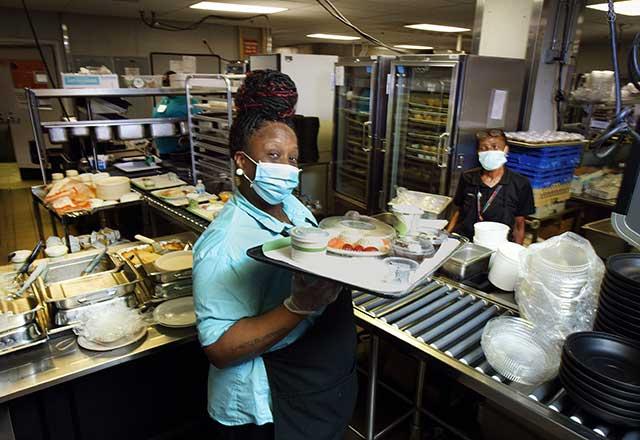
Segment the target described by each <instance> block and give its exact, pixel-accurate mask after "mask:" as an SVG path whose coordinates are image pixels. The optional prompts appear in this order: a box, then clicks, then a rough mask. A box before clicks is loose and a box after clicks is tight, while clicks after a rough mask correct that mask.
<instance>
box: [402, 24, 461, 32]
mask: <svg viewBox="0 0 640 440" xmlns="http://www.w3.org/2000/svg"><path fill="white" fill-rule="evenodd" d="M405 27H406V28H409V29H418V30H421V31H432V32H467V31H470V30H471V29H467V28H463V27H455V26H443V25H441V24H427V23H420V24H407V25H405Z"/></svg>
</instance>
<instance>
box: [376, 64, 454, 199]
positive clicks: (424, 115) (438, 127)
mask: <svg viewBox="0 0 640 440" xmlns="http://www.w3.org/2000/svg"><path fill="white" fill-rule="evenodd" d="M458 68H459V63H458V62H457V61H455V60H454V61H447V62H438V63H427V62H411V61H409V62H403V61H402V60H399V61H398V62H396V63H392V66H391V74H392V75H393V80H394V87H393V88H392V93H391V94H392V96H390V98H389V108H390V110H389V111H388V119H387V144H388V151H387V159H386V160H387V164H386V166H385V170H386V176H385V182H386V188H385V193H386V200H387V201H388V200H390V199H391V198H393V197H394V196H395V193H396V188H397V187H399V186H401V187H405V188H408V189H411V190H416V191H422V192H428V193H434V194H446V187H447V177H448V168H449V164H450V160H449V155H450V151H451V144H450V142H451V133H452V129H453V127H454V123H455V110H456V88H457V86H456V84H457V78H458Z"/></svg>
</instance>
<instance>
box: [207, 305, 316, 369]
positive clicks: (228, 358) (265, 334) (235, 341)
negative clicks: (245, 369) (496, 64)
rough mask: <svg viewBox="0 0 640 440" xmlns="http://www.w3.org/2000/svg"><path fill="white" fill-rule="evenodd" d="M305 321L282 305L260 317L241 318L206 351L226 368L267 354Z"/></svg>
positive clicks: (211, 358) (211, 360) (213, 360)
mask: <svg viewBox="0 0 640 440" xmlns="http://www.w3.org/2000/svg"><path fill="white" fill-rule="evenodd" d="M303 319H304V316H303V315H298V314H295V313H291V312H290V311H289V310H287V309H286V308H285V307H284V306H283V305H281V306H278V307H276V308H275V309H273V310H270V311H268V312H267V313H264V314H262V315H260V316H256V317H253V318H245V319H241V320H240V321H238V322H236V323H235V324H234V325H233V326H232V327H231V328H230V329H229V330H227V331H226V333H225V334H224V335H222V337H220V339H218V340H217V341H216V342H215V343H213V344H211V345H208V346H206V347H205V348H204V351H205V353H206V355H207V357H208V358H209V362H211V363H212V364H213V365H214V366H216V367H217V368H226V367H228V366H230V365H234V364H237V363H240V362H242V361H244V360H246V359H250V358H252V357H255V356H258V355H259V354H260V353H264V352H265V351H267V350H268V349H269V348H270V347H271V346H273V345H274V344H276V343H277V342H278V341H280V340H281V339H282V338H284V337H285V336H286V335H288V334H289V332H290V331H291V330H293V329H294V328H295V327H296V326H297V325H298V324H299V323H300V321H302V320H303Z"/></svg>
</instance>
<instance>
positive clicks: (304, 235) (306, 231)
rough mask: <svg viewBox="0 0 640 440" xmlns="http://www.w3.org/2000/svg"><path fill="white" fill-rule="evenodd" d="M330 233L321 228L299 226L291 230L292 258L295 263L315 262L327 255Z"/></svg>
mask: <svg viewBox="0 0 640 440" xmlns="http://www.w3.org/2000/svg"><path fill="white" fill-rule="evenodd" d="M329 237H330V234H329V232H327V231H325V230H322V229H320V228H312V227H305V226H298V227H295V228H293V229H292V230H291V258H293V259H294V260H295V261H300V262H302V261H314V260H317V259H318V257H322V256H323V255H325V253H326V251H327V243H328V242H329Z"/></svg>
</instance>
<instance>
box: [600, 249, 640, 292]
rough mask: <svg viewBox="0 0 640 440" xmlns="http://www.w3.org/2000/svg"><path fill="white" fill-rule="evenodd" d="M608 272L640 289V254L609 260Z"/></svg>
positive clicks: (614, 256)
mask: <svg viewBox="0 0 640 440" xmlns="http://www.w3.org/2000/svg"><path fill="white" fill-rule="evenodd" d="M607 272H608V273H611V274H612V275H614V276H615V277H617V278H620V279H621V280H623V281H626V282H627V283H629V284H631V285H634V286H636V288H640V254H618V255H612V256H611V257H609V258H607Z"/></svg>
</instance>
